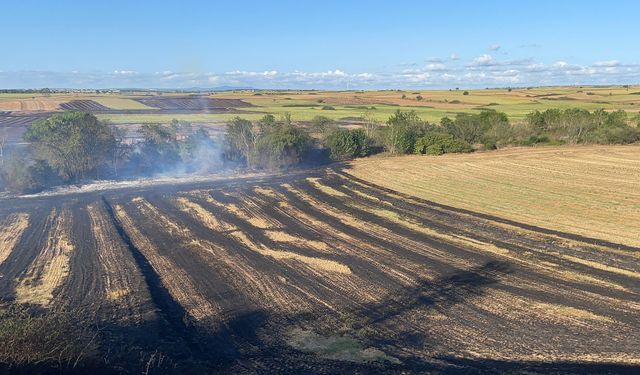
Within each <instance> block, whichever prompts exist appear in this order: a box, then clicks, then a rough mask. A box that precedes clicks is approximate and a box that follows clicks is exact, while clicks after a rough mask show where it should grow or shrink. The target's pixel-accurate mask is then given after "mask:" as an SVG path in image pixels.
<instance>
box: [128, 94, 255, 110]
mask: <svg viewBox="0 0 640 375" xmlns="http://www.w3.org/2000/svg"><path fill="white" fill-rule="evenodd" d="M136 100H137V101H138V102H140V103H142V104H144V105H146V106H149V107H154V108H158V109H161V110H164V111H197V112H201V111H204V112H211V113H224V112H228V111H231V110H233V109H235V108H244V107H252V106H253V105H251V104H250V103H247V102H245V101H243V100H239V99H214V98H210V97H207V96H186V97H153V98H139V99H136Z"/></svg>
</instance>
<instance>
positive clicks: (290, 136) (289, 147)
mask: <svg viewBox="0 0 640 375" xmlns="http://www.w3.org/2000/svg"><path fill="white" fill-rule="evenodd" d="M310 141H311V138H310V137H309V134H307V132H306V131H305V130H304V129H302V128H299V127H296V126H294V125H290V124H289V125H287V124H286V123H285V124H280V125H279V126H278V127H277V128H276V129H275V130H274V131H272V132H271V133H269V134H266V135H262V136H260V137H258V138H257V141H256V144H255V149H254V151H253V152H252V154H251V156H250V158H249V160H248V164H249V166H251V167H257V168H268V169H277V168H286V167H289V166H291V165H294V164H298V163H300V162H301V161H302V157H303V156H304V154H305V153H306V152H307V151H308V149H309V146H310Z"/></svg>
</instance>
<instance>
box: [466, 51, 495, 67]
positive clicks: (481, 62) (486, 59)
mask: <svg viewBox="0 0 640 375" xmlns="http://www.w3.org/2000/svg"><path fill="white" fill-rule="evenodd" d="M495 64H496V62H495V60H494V59H493V57H492V56H491V55H488V54H486V53H485V54H482V55H480V56H478V57H476V58H475V59H473V61H471V64H470V66H492V65H495Z"/></svg>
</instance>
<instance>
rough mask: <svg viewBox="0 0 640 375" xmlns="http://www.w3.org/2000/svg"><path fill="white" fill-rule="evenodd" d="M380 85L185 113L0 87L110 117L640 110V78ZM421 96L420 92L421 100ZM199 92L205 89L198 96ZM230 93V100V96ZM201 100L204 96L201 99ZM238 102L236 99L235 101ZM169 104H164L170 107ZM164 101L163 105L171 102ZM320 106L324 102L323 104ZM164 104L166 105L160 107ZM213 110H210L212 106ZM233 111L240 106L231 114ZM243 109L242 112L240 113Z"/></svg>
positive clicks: (5, 105) (1, 104)
mask: <svg viewBox="0 0 640 375" xmlns="http://www.w3.org/2000/svg"><path fill="white" fill-rule="evenodd" d="M465 91H466V90H463V89H460V90H455V89H452V90H404V91H400V90H397V91H396V90H385V91H273V92H271V91H259V92H255V91H231V92H220V93H214V94H212V95H210V96H209V97H210V99H225V100H227V101H226V102H227V103H229V104H225V105H222V107H225V108H226V109H227V112H228V113H225V111H207V112H209V113H204V112H205V111H202V110H199V109H198V108H197V106H193V105H191V104H190V105H186V106H177V107H175V108H176V109H177V108H181V111H182V113H173V114H172V113H158V114H149V113H148V112H147V113H135V111H136V110H140V111H149V110H154V108H156V106H155V105H154V106H151V105H144V104H143V103H141V102H139V101H137V100H138V99H142V101H147V102H153V103H157V105H158V106H160V107H163V101H164V100H167V104H169V103H170V102H171V101H174V99H176V98H180V97H182V98H184V97H186V96H188V94H180V93H163V94H162V95H152V94H149V93H135V94H101V95H96V94H51V95H43V94H0V111H44V110H60V105H61V104H63V103H66V102H69V101H72V100H93V101H95V102H97V103H99V104H101V105H103V106H105V107H108V108H110V109H113V110H115V111H118V110H120V111H128V112H127V113H113V114H103V115H101V117H102V118H108V119H110V120H111V121H113V122H116V123H118V122H120V123H135V122H168V121H171V119H173V118H177V119H182V120H188V121H197V122H217V121H226V120H229V119H230V118H232V117H234V116H236V115H241V116H242V117H245V118H247V119H250V120H257V119H259V118H260V117H262V116H263V115H264V114H265V113H271V114H274V115H276V116H280V115H282V114H283V113H285V112H289V113H291V114H292V117H293V119H294V120H296V121H308V120H311V119H312V118H313V117H314V116H317V115H322V116H327V117H329V118H332V119H334V120H340V121H349V120H355V119H358V118H361V117H362V116H363V115H365V114H366V115H368V116H370V117H372V118H374V119H376V120H378V121H385V120H386V119H387V118H388V117H389V116H390V114H391V113H393V112H394V111H396V110H397V109H402V110H415V111H416V112H417V113H418V115H419V116H420V117H421V118H422V119H424V120H427V121H439V120H440V119H441V118H442V117H444V116H450V117H452V116H455V115H456V114H458V113H462V112H465V113H477V112H478V111H480V110H483V109H495V110H497V111H503V112H506V113H507V114H508V115H509V117H510V119H511V120H512V121H520V120H522V119H524V117H525V116H526V115H527V114H528V113H530V112H532V111H535V110H545V109H548V108H572V107H577V108H583V109H588V110H596V109H600V108H603V109H606V110H618V109H622V110H625V111H627V112H630V113H638V112H639V111H640V86H633V87H629V88H625V87H619V86H615V87H614V86H611V87H588V86H584V87H538V88H531V89H527V88H517V89H512V90H510V91H509V90H508V89H490V90H468V91H467V92H468V94H467V95H465ZM419 97H421V99H420V100H418V99H419ZM200 98H202V97H200ZM229 99H231V100H229ZM234 99H239V100H242V101H243V102H246V103H249V104H251V105H253V106H254V107H246V106H244V105H238V106H235V105H234V104H233V103H234V101H233V100H234ZM198 100H201V99H198ZM239 104H241V103H239ZM172 106H173V105H171V106H169V107H172ZM169 107H167V108H169ZM323 107H325V108H323ZM165 109H166V108H165ZM213 112H215V113H213ZM231 112H238V113H239V114H232V113H231ZM244 112H246V113H244Z"/></svg>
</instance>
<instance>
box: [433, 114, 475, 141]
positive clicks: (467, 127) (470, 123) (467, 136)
mask: <svg viewBox="0 0 640 375" xmlns="http://www.w3.org/2000/svg"><path fill="white" fill-rule="evenodd" d="M445 119H446V120H445ZM440 125H441V126H442V127H443V128H444V129H445V130H446V131H447V133H449V134H451V135H452V136H454V137H455V138H458V139H461V140H463V141H465V142H467V143H470V144H473V143H476V142H480V141H481V139H482V136H483V134H484V124H483V123H482V120H481V118H480V116H479V115H471V114H467V113H460V114H458V115H456V118H455V120H453V121H451V120H450V119H449V118H447V117H445V118H444V119H443V121H442V122H441V123H440Z"/></svg>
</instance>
